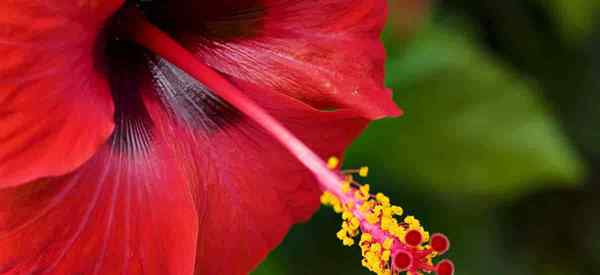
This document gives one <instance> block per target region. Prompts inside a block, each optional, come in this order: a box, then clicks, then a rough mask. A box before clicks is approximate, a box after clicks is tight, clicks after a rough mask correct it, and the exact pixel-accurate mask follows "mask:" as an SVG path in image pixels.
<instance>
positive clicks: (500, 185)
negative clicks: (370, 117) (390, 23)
mask: <svg viewBox="0 0 600 275" xmlns="http://www.w3.org/2000/svg"><path fill="white" fill-rule="evenodd" d="M389 40H390V39H389V37H388V41H389ZM390 45H394V44H390ZM390 52H391V53H392V56H390V58H389V63H388V85H389V86H391V87H393V88H394V89H395V91H396V101H397V102H398V104H399V105H400V106H402V107H403V108H404V110H405V111H406V115H405V116H404V117H402V118H399V119H387V120H384V121H381V122H377V123H375V124H373V125H372V127H370V129H369V130H368V131H367V132H366V133H365V134H364V136H363V137H362V138H361V139H359V140H358V141H357V142H356V143H355V144H354V146H353V147H352V149H351V151H350V152H349V154H348V159H349V161H351V162H352V163H351V165H356V164H359V163H358V162H366V163H368V164H369V165H371V166H373V167H374V168H376V169H385V173H386V174H389V175H396V176H398V178H400V179H408V180H410V181H411V182H417V183H423V184H429V185H431V186H430V187H432V188H433V189H434V190H437V191H439V192H444V193H447V192H452V193H456V194H470V195H486V196H500V197H503V196H511V195H516V194H519V193H520V192H523V191H528V190H531V189H532V188H535V187H540V185H542V184H544V185H547V184H561V185H564V184H572V183H575V182H577V180H578V179H579V178H580V176H581V174H582V167H581V164H580V162H579V160H578V158H577V156H576V155H575V154H574V153H573V150H572V148H571V147H570V145H569V143H568V142H567V140H566V139H565V136H564V135H563V133H562V132H561V129H560V127H559V126H558V124H557V121H556V120H555V119H554V118H553V117H552V115H551V114H550V112H549V111H548V110H547V109H546V108H545V106H546V105H545V104H544V102H543V100H542V99H541V97H540V96H539V95H538V94H537V91H536V89H535V86H534V85H532V82H531V81H528V80H527V79H524V78H519V77H517V76H516V75H515V74H513V73H512V72H511V71H510V70H509V68H508V67H506V66H503V64H500V63H499V62H497V61H496V60H495V59H494V58H492V57H491V56H490V55H489V54H487V53H486V52H484V51H483V50H482V48H481V47H479V46H478V45H477V44H476V43H474V41H473V40H472V39H470V38H469V36H468V35H466V33H465V31H462V30H461V29H460V28H451V27H448V24H444V26H442V24H437V25H432V26H429V27H427V28H426V29H425V30H423V31H422V32H421V33H420V34H419V35H418V37H416V38H415V39H414V40H413V41H412V42H411V43H410V44H409V45H406V46H404V47H403V48H402V49H392V50H391V51H390ZM427 188H429V187H427Z"/></svg>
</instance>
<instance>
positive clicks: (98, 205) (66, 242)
mask: <svg viewBox="0 0 600 275" xmlns="http://www.w3.org/2000/svg"><path fill="white" fill-rule="evenodd" d="M131 127H132V128H130V130H131V131H143V129H139V128H135V126H133V125H132V126H131ZM119 142H120V141H119V140H118V139H116V138H115V139H114V142H113V143H112V145H107V146H106V147H105V148H103V149H102V150H101V151H100V152H99V153H98V154H97V155H96V156H95V157H94V158H93V159H91V160H90V161H88V162H87V163H86V164H84V165H83V166H82V167H81V168H80V169H78V170H77V171H76V172H74V173H72V174H70V175H67V176H63V177H60V178H52V179H46V180H43V181H41V182H36V183H32V184H26V185H21V186H19V187H15V188H6V189H3V190H0V274H3V275H5V274H6V275H8V274H10V275H16V274H60V275H67V274H69V275H70V274H86V275H91V274H127V275H136V274H155V275H165V274H174V275H179V274H182V275H185V274H193V269H194V260H195V246H196V245H195V244H196V238H197V231H198V228H197V218H196V217H197V215H196V212H195V208H194V203H193V199H192V197H191V196H190V192H189V189H188V185H187V184H186V179H183V178H181V177H180V176H179V175H181V173H178V172H177V169H178V168H177V167H178V166H177V165H176V164H175V162H174V159H173V157H172V156H171V155H170V154H169V153H166V152H168V150H165V147H164V146H163V145H161V143H162V142H158V141H156V142H155V143H154V144H155V145H153V146H152V147H148V148H146V151H143V152H142V151H137V152H135V153H134V152H133V151H131V150H122V149H123V148H122V147H121V146H120V145H119ZM140 142H141V140H140ZM162 144H164V143H162Z"/></svg>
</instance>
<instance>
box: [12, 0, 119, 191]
mask: <svg viewBox="0 0 600 275" xmlns="http://www.w3.org/2000/svg"><path fill="white" fill-rule="evenodd" d="M121 2H122V1H121V0H108V1H97V0H91V1H64V0H61V1H51V2H50V1H41V0H32V1H16V0H6V1H3V3H2V4H1V7H0V26H2V27H0V55H1V56H2V57H3V58H2V59H0V129H1V131H0V188H2V187H7V186H15V185H18V184H22V183H25V182H29V181H31V180H34V179H38V178H41V177H45V176H57V175H63V174H66V173H68V172H71V171H72V170H74V169H75V168H76V167H78V166H80V165H81V164H82V163H83V162H85V161H86V160H88V159H89V158H90V157H91V156H92V154H93V153H94V152H95V151H96V150H97V149H98V148H99V147H100V145H101V144H102V143H104V141H105V140H106V139H107V137H108V136H109V135H110V133H111V131H112V129H113V123H112V120H113V105H112V101H111V98H110V90H109V88H108V84H107V82H106V81H105V79H104V77H103V76H102V73H101V70H102V69H101V68H99V66H98V64H97V63H96V57H97V50H98V48H97V47H98V43H97V42H98V41H99V40H100V39H101V36H100V34H101V30H102V28H103V26H104V24H105V22H106V20H107V18H108V17H109V16H110V15H111V14H112V13H113V12H115V11H116V9H118V7H119V6H120V5H121Z"/></svg>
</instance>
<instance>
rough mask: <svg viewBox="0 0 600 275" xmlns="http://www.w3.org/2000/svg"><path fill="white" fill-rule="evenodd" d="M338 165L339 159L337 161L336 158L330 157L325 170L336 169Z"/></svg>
mask: <svg viewBox="0 0 600 275" xmlns="http://www.w3.org/2000/svg"><path fill="white" fill-rule="evenodd" d="M339 164H340V159H338V158H337V157H330V158H329V160H327V168H329V169H332V170H333V169H335V168H337V167H338V165H339Z"/></svg>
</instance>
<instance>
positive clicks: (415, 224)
mask: <svg viewBox="0 0 600 275" xmlns="http://www.w3.org/2000/svg"><path fill="white" fill-rule="evenodd" d="M328 163H329V164H330V165H329V167H330V168H331V169H335V168H333V167H337V166H338V164H339V160H337V159H335V160H331V159H330V161H329V162H328ZM334 164H335V165H334ZM350 171H352V172H353V173H358V174H359V175H360V176H363V175H364V176H366V175H367V173H368V168H366V167H363V168H361V169H358V170H350ZM340 190H341V197H337V196H336V195H334V194H332V193H330V192H324V193H323V195H322V196H321V202H322V203H323V204H324V205H327V206H331V207H333V209H334V211H335V212H336V213H339V214H341V215H342V220H343V222H342V226H341V229H340V230H339V231H338V232H337V237H338V239H340V240H341V241H342V242H343V244H344V245H346V246H352V245H353V244H354V238H355V237H356V236H358V234H359V233H361V231H362V234H361V236H360V241H359V242H358V245H359V246H360V248H361V250H362V256H363V259H362V265H363V266H364V267H366V268H367V269H369V270H370V271H372V272H374V273H376V274H378V275H391V274H392V271H393V268H392V264H391V258H392V256H393V255H392V251H393V250H394V249H398V247H396V248H394V245H395V243H396V242H399V243H398V246H403V247H406V243H405V241H404V237H405V235H406V233H407V232H408V231H409V230H418V231H419V232H420V233H421V234H422V236H423V242H426V241H427V240H428V239H429V233H428V232H426V231H425V230H424V229H423V228H422V227H421V224H420V222H419V220H417V219H416V218H415V217H413V216H407V217H405V218H404V219H403V220H402V222H398V220H397V219H396V217H397V216H402V215H403V212H404V211H403V210H402V208H401V207H399V206H395V205H392V204H391V203H390V199H389V198H388V197H387V196H385V195H384V194H381V193H378V194H376V195H371V194H370V187H369V185H368V184H365V185H361V184H359V183H358V182H356V181H354V179H353V178H352V176H351V175H349V176H346V178H345V180H344V181H343V182H342V183H341V189H340ZM338 192H339V191H338ZM416 249H425V247H424V246H418V247H416Z"/></svg>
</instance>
